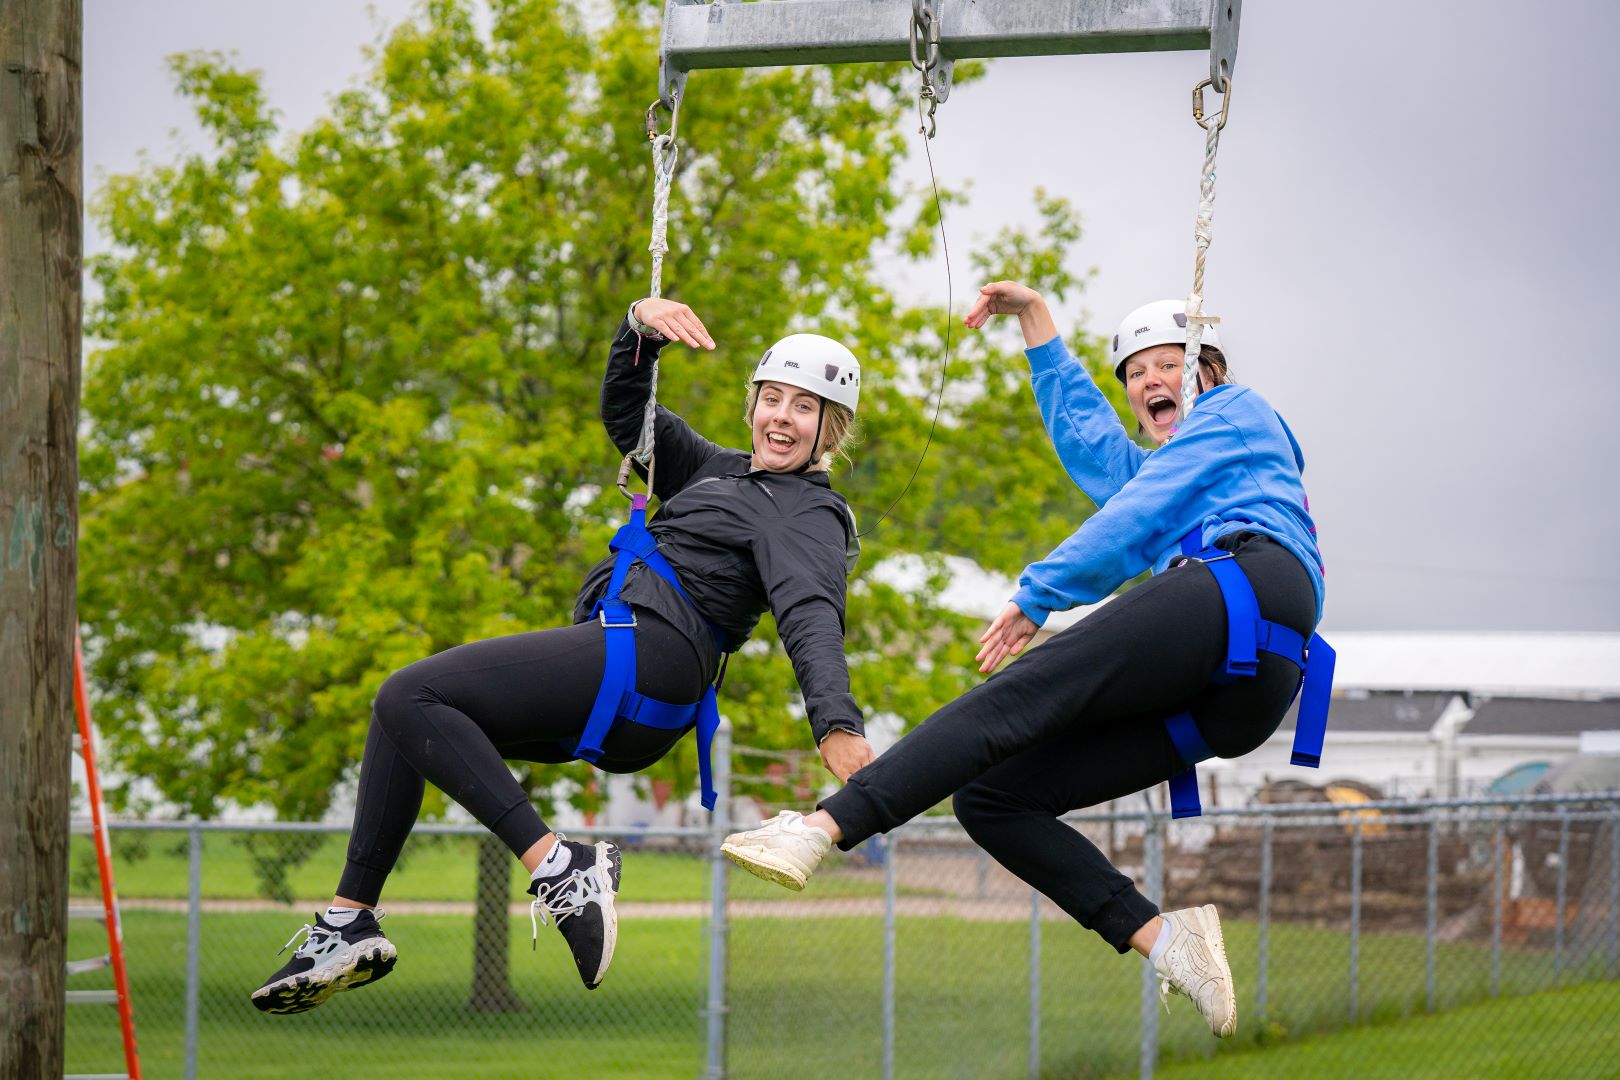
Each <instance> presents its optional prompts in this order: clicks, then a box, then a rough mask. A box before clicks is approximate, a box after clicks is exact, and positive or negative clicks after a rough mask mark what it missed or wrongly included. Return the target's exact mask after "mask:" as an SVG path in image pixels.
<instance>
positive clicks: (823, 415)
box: [793, 394, 827, 476]
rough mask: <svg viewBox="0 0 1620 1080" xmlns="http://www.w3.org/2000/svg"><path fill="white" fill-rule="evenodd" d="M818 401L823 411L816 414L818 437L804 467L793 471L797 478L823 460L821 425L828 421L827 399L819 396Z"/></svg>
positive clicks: (812, 445) (811, 446)
mask: <svg viewBox="0 0 1620 1080" xmlns="http://www.w3.org/2000/svg"><path fill="white" fill-rule="evenodd" d="M816 400H817V401H819V402H820V403H821V409H820V411H818V412H817V413H816V437H815V440H814V441H813V442H812V443H811V444H810V457H809V459H808V460H807V461H806V462H805V463H804V464H803V465H800V466H799V467H798V468H797V469H794V470H793V473H794V475H795V476H798V475H800V474H802V473H807V472H809V471H810V467H811V466H812V465H814V464H815V463H816V462H818V461H820V460H821V425H822V424H823V423H824V422H825V421H826V419H827V399H826V398H824V397H822V396H821V395H820V394H817V395H816Z"/></svg>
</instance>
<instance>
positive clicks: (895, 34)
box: [659, 0, 1242, 105]
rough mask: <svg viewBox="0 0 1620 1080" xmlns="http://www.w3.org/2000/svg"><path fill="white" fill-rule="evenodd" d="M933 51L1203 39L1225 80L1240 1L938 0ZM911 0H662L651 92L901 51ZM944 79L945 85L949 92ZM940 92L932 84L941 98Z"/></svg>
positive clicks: (1232, 59) (1073, 49) (1039, 51)
mask: <svg viewBox="0 0 1620 1080" xmlns="http://www.w3.org/2000/svg"><path fill="white" fill-rule="evenodd" d="M933 6H934V10H935V12H937V18H938V19H939V25H940V56H941V58H942V63H943V64H944V65H945V66H946V67H947V69H948V66H949V63H950V62H951V61H955V60H963V59H969V58H979V57H995V56H1054V55H1072V54H1077V53H1105V52H1160V51H1169V50H1182V49H1209V50H1210V78H1211V79H1212V80H1213V81H1214V85H1215V87H1216V88H1217V89H1224V87H1225V86H1226V77H1227V76H1228V75H1230V74H1232V70H1233V68H1234V66H1235V65H1236V63H1237V38H1238V21H1239V17H1240V14H1241V8H1242V0H934V5H933ZM911 18H912V3H911V0H755V2H753V3H726V2H719V0H717V2H715V3H700V2H699V0H666V6H665V9H664V36H663V45H662V47H661V48H660V50H659V95H660V97H661V98H662V99H663V100H664V103H665V104H666V105H669V104H672V99H671V94H670V91H671V89H672V88H673V89H674V90H675V92H676V93H679V92H681V91H682V90H683V89H684V84H685V81H686V74H687V72H689V71H697V70H700V69H703V68H735V67H781V66H785V65H790V64H847V63H872V62H892V61H900V60H909V59H910V57H911V38H910V30H911ZM948 88H949V83H948V80H947V81H946V82H945V85H944V86H943V87H942V88H941V89H942V90H944V91H946V92H948ZM944 96H945V95H944V93H941V94H940V97H941V99H942V100H943V98H944Z"/></svg>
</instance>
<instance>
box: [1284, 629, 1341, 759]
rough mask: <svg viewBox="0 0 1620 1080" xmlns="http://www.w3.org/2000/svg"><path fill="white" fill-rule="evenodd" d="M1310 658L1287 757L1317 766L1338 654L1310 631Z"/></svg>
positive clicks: (1320, 755)
mask: <svg viewBox="0 0 1620 1080" xmlns="http://www.w3.org/2000/svg"><path fill="white" fill-rule="evenodd" d="M1310 659H1311V662H1310V663H1309V664H1308V665H1306V667H1305V678H1304V680H1303V683H1302V687H1301V690H1300V695H1299V715H1298V716H1296V717H1295V718H1294V753H1293V756H1292V757H1291V758H1290V759H1289V760H1291V761H1292V762H1293V763H1294V764H1295V765H1303V766H1305V767H1306V768H1308V769H1318V768H1321V766H1322V740H1323V739H1324V738H1325V737H1326V736H1327V717H1328V704H1329V703H1330V702H1331V701H1332V698H1333V667H1334V665H1335V664H1336V663H1337V661H1338V654H1337V653H1335V652H1334V651H1333V646H1331V645H1329V644H1328V643H1327V642H1325V641H1323V640H1322V635H1321V634H1312V635H1311V644H1310Z"/></svg>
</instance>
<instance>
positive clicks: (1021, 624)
mask: <svg viewBox="0 0 1620 1080" xmlns="http://www.w3.org/2000/svg"><path fill="white" fill-rule="evenodd" d="M1037 629H1039V628H1038V627H1037V626H1036V625H1035V624H1034V622H1032V621H1031V620H1030V618H1029V616H1027V615H1025V614H1024V613H1023V611H1022V610H1021V609H1020V608H1019V607H1018V605H1017V604H1012V603H1009V604H1008V605H1007V606H1006V607H1005V608H1002V610H1001V614H999V615H997V616H996V617H995V619H994V620H993V621H992V622H991V623H990V625H989V626H988V627H986V628H985V631H984V633H983V634H982V635H980V637H979V643H980V646H979V652H978V655H977V656H975V657H974V659H975V660H977V661H978V662H979V671H980V673H981V674H987V673H989V672H991V671H994V670H995V669H996V667H997V666H998V665H1000V664H1001V662H1002V661H1003V660H1006V659H1007V658H1008V657H1011V656H1017V655H1018V654H1019V653H1021V652H1023V651H1024V646H1025V645H1028V644H1029V642H1030V640H1031V639H1032V638H1034V636H1035V631H1036V630H1037Z"/></svg>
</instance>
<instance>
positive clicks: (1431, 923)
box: [1423, 807, 1440, 1012]
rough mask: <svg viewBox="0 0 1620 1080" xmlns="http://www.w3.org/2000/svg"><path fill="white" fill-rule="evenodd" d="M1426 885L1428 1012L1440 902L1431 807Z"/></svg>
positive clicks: (1436, 825)
mask: <svg viewBox="0 0 1620 1080" xmlns="http://www.w3.org/2000/svg"><path fill="white" fill-rule="evenodd" d="M1428 864H1429V866H1428V886H1427V889H1426V894H1427V895H1426V904H1425V907H1426V908H1427V917H1426V918H1425V920H1424V927H1423V972H1424V975H1423V983H1424V1000H1425V1001H1426V1002H1427V1003H1428V1009H1429V1011H1430V1012H1434V998H1435V995H1434V961H1435V934H1436V931H1437V930H1438V929H1439V926H1438V924H1439V903H1440V893H1439V885H1440V881H1439V878H1440V812H1439V811H1438V810H1435V809H1434V808H1433V807H1430V809H1429V859H1428Z"/></svg>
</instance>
